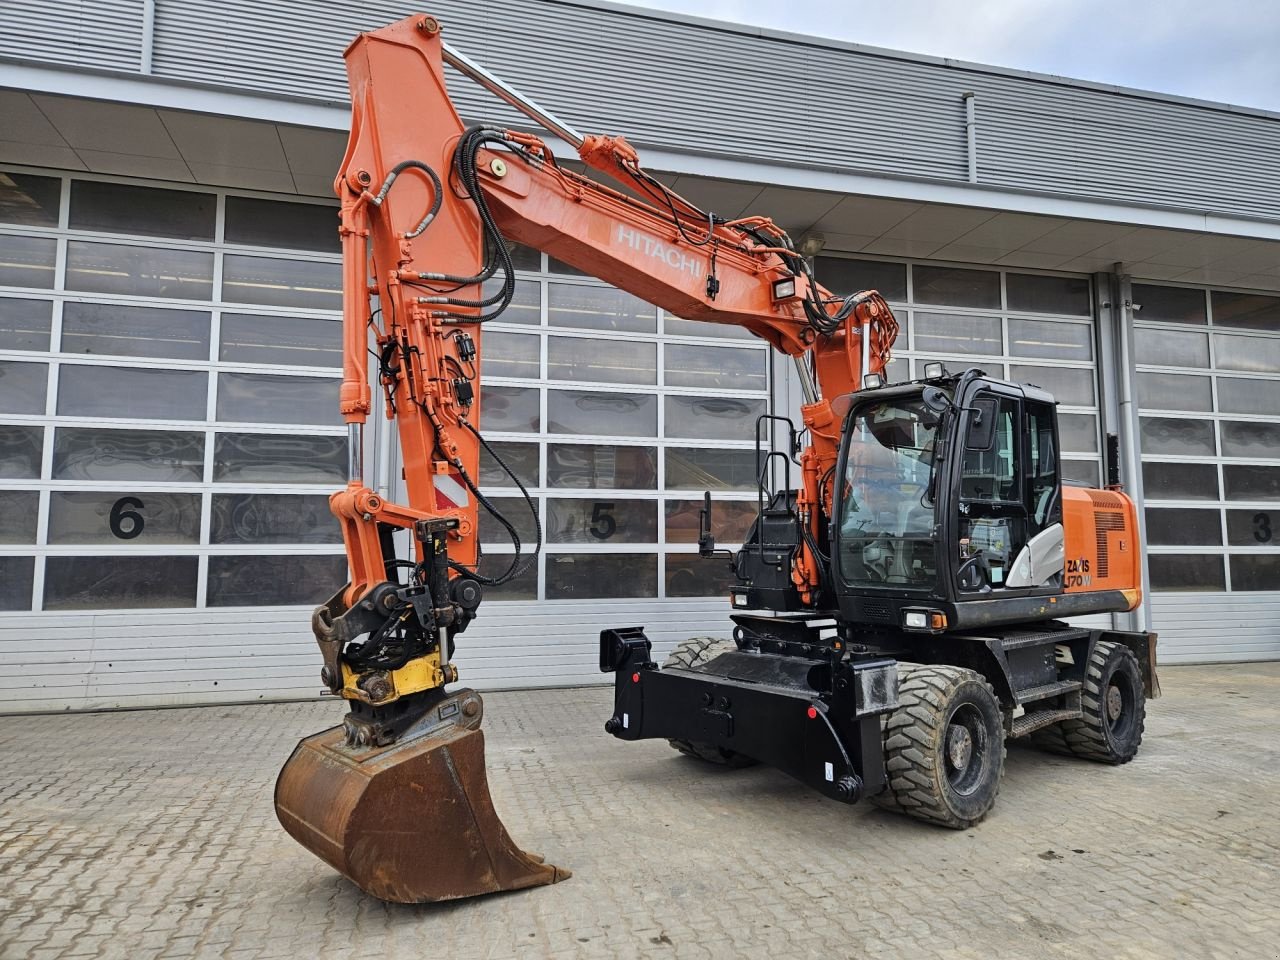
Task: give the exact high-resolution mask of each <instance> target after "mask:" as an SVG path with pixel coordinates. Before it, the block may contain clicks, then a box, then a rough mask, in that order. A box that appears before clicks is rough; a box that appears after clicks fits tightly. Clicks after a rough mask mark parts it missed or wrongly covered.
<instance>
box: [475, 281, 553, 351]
mask: <svg viewBox="0 0 1280 960" xmlns="http://www.w3.org/2000/svg"><path fill="white" fill-rule="evenodd" d="M483 289H484V296H483V297H482V298H481V299H488V298H489V297H491V296H493V295H494V294H495V293H497V292H498V291H500V290H501V289H502V281H501V280H489V281H488V282H486V283H485V284H484V285H483ZM498 320H499V321H501V322H502V323H519V324H525V325H527V326H531V327H537V326H541V325H542V284H540V283H539V282H538V281H537V280H516V289H515V292H514V293H513V294H512V296H511V302H510V303H509V304H507V309H505V310H503V311H502V314H501V316H500V317H499V318H498ZM488 336H489V335H488V334H486V338H487V337H488ZM488 349H489V341H488V339H486V340H485V360H488V359H489V353H488Z"/></svg>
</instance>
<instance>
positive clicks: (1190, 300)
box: [1133, 283, 1209, 324]
mask: <svg viewBox="0 0 1280 960" xmlns="http://www.w3.org/2000/svg"><path fill="white" fill-rule="evenodd" d="M1133 300H1134V303H1135V304H1136V305H1137V306H1139V307H1140V308H1141V310H1142V314H1141V316H1142V319H1143V320H1144V321H1146V322H1159V323H1197V324H1204V323H1208V322H1209V318H1208V314H1207V312H1206V310H1205V299H1204V291H1203V290H1196V289H1192V288H1190V287H1156V286H1150V285H1148V284H1144V283H1135V284H1134V285H1133Z"/></svg>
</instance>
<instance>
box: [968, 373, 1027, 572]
mask: <svg viewBox="0 0 1280 960" xmlns="http://www.w3.org/2000/svg"><path fill="white" fill-rule="evenodd" d="M967 407H968V410H969V420H968V429H967V431H966V433H965V438H964V445H963V446H964V449H963V451H962V456H961V457H960V481H959V486H958V490H957V503H956V507H957V510H958V512H959V523H958V526H957V534H958V541H959V554H960V557H959V562H960V566H959V568H958V570H957V581H958V585H959V587H960V590H961V591H962V592H963V593H991V592H992V591H1004V590H1007V589H1009V582H1008V581H1009V573H1010V571H1011V569H1012V567H1013V563H1014V560H1015V559H1016V558H1017V557H1018V556H1019V554H1020V552H1021V550H1022V548H1023V547H1024V546H1025V545H1026V543H1027V540H1028V534H1029V515H1028V514H1029V511H1028V508H1027V507H1028V491H1029V486H1028V483H1027V471H1026V458H1027V451H1026V449H1025V444H1024V443H1023V438H1022V401H1021V397H1020V396H1019V395H1017V394H1015V393H1013V392H1012V391H1009V390H1004V389H1000V385H996V384H984V385H983V387H982V388H981V389H979V390H978V391H977V392H976V393H975V394H973V395H972V398H971V399H970V401H969V403H968V404H967Z"/></svg>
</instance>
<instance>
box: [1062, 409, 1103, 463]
mask: <svg viewBox="0 0 1280 960" xmlns="http://www.w3.org/2000/svg"><path fill="white" fill-rule="evenodd" d="M1058 439H1059V440H1060V441H1061V443H1062V449H1063V450H1065V451H1068V452H1070V453H1096V452H1097V450H1098V418H1097V417H1095V416H1094V415H1093V414H1091V413H1060V414H1058Z"/></svg>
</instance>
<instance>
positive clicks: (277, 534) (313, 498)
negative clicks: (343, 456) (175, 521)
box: [209, 493, 342, 543]
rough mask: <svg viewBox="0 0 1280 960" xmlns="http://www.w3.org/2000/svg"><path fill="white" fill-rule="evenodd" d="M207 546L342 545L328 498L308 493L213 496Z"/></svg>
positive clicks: (339, 531)
mask: <svg viewBox="0 0 1280 960" xmlns="http://www.w3.org/2000/svg"><path fill="white" fill-rule="evenodd" d="M209 519H210V523H209V542H210V543H341V542H342V531H341V529H340V528H339V527H338V520H337V518H336V517H335V516H334V515H333V513H332V512H330V510H329V498H328V497H327V496H325V495H324V494H310V493H215V494H214V495H213V500H212V511H211V514H210V518H209Z"/></svg>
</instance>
